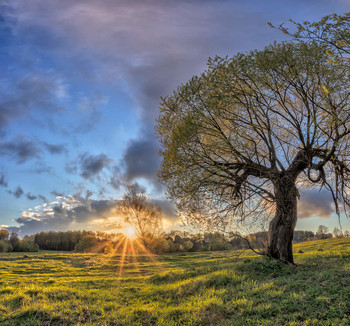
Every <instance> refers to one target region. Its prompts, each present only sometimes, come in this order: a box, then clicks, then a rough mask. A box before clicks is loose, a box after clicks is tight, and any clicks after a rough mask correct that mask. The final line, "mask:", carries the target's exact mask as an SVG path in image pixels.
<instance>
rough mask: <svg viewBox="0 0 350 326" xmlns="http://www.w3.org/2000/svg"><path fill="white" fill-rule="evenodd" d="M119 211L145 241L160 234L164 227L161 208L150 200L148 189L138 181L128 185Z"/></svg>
mask: <svg viewBox="0 0 350 326" xmlns="http://www.w3.org/2000/svg"><path fill="white" fill-rule="evenodd" d="M118 211H119V213H120V214H121V215H122V217H123V218H124V221H125V222H126V223H128V224H130V225H131V227H132V228H133V229H134V230H135V233H136V235H137V236H138V237H139V238H140V239H142V240H144V241H145V240H146V238H152V237H154V236H157V235H159V233H160V231H161V229H162V223H161V222H162V221H161V218H162V212H161V208H160V207H159V206H157V205H154V204H153V203H151V202H150V201H149V199H148V198H147V195H146V190H145V189H144V188H143V187H141V186H140V185H138V184H137V183H134V184H132V185H129V186H128V187H127V190H126V193H125V194H124V196H123V198H122V200H121V202H120V203H119V206H118Z"/></svg>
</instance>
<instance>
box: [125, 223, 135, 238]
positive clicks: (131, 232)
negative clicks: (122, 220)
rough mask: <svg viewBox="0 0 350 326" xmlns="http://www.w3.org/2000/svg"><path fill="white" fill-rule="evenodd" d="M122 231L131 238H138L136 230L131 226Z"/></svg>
mask: <svg viewBox="0 0 350 326" xmlns="http://www.w3.org/2000/svg"><path fill="white" fill-rule="evenodd" d="M122 233H123V234H124V235H125V236H126V237H128V238H129V239H135V238H136V233H135V230H134V229H133V228H132V227H131V226H129V227H127V228H125V229H124V230H123V231H122Z"/></svg>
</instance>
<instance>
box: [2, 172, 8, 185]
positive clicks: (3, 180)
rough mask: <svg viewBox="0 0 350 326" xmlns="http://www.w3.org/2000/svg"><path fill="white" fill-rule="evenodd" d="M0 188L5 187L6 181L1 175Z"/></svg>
mask: <svg viewBox="0 0 350 326" xmlns="http://www.w3.org/2000/svg"><path fill="white" fill-rule="evenodd" d="M0 186H2V187H7V180H6V177H5V175H4V174H3V173H1V174H0Z"/></svg>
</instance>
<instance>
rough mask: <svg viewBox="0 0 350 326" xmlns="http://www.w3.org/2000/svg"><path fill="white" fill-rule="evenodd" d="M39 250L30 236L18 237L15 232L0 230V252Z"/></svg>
mask: <svg viewBox="0 0 350 326" xmlns="http://www.w3.org/2000/svg"><path fill="white" fill-rule="evenodd" d="M31 251H33V252H34V251H39V246H38V245H37V244H36V243H35V242H34V241H33V237H32V236H25V237H24V238H23V239H20V238H19V237H18V235H17V233H16V232H14V231H12V232H11V235H10V233H9V232H8V231H7V230H5V229H1V230H0V252H31Z"/></svg>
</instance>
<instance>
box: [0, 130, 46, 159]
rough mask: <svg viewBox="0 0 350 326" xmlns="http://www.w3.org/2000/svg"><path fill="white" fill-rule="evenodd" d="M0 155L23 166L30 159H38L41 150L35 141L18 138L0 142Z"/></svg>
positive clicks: (22, 137)
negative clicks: (4, 155)
mask: <svg viewBox="0 0 350 326" xmlns="http://www.w3.org/2000/svg"><path fill="white" fill-rule="evenodd" d="M0 153H1V154H6V155H9V156H10V157H13V158H15V159H16V160H17V164H23V163H25V162H26V161H28V160H30V159H33V158H39V154H40V153H41V149H40V147H39V144H38V142H37V141H33V140H28V139H26V138H25V137H24V136H18V137H17V138H16V139H14V140H12V141H7V142H0Z"/></svg>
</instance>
